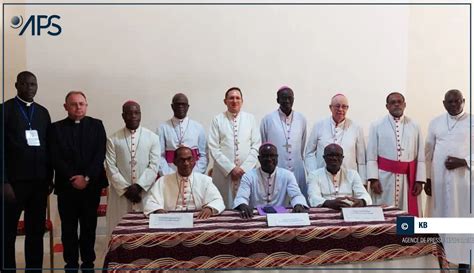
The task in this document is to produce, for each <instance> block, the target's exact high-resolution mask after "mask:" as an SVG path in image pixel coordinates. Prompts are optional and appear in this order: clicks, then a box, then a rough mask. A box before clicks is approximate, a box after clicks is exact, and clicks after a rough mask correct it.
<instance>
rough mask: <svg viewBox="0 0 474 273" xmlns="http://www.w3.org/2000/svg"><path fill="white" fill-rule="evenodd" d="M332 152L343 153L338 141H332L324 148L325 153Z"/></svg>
mask: <svg viewBox="0 0 474 273" xmlns="http://www.w3.org/2000/svg"><path fill="white" fill-rule="evenodd" d="M331 153H339V154H341V155H343V154H344V151H343V149H342V147H341V146H340V145H338V144H336V143H331V144H329V145H327V146H326V147H325V148H324V155H327V154H331Z"/></svg>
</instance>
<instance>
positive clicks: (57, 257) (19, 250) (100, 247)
mask: <svg viewBox="0 0 474 273" xmlns="http://www.w3.org/2000/svg"><path fill="white" fill-rule="evenodd" d="M24 239H25V238H24V237H23V236H19V237H17V240H16V245H15V247H16V248H15V250H16V264H17V268H24V267H25V256H24ZM105 240H106V236H105V235H98V236H97V237H96V241H95V253H96V255H97V259H96V261H95V267H96V268H102V267H103V264H104V256H105V252H106V247H107V242H106V241H105ZM60 242H61V239H60V238H55V240H54V243H55V244H57V243H60ZM49 253H50V252H49V238H48V235H45V236H44V257H43V268H45V269H49V268H50V262H49ZM53 268H56V269H59V270H61V269H63V268H64V260H63V253H62V252H56V253H55V254H54V267H53ZM45 272H46V270H45ZM58 272H59V271H58Z"/></svg>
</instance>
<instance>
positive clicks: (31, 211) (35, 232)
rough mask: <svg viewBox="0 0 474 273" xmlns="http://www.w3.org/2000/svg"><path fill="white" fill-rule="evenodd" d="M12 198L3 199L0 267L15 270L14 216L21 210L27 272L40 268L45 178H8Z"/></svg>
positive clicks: (41, 261)
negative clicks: (33, 179) (32, 179)
mask: <svg viewBox="0 0 474 273" xmlns="http://www.w3.org/2000/svg"><path fill="white" fill-rule="evenodd" d="M11 185H12V188H13V191H14V192H15V197H16V200H15V201H14V202H5V201H4V200H2V202H4V211H3V213H4V217H5V218H4V231H5V233H4V242H3V243H4V246H3V247H4V267H3V268H5V269H4V270H3V272H15V268H16V261H15V240H16V233H17V226H18V220H19V219H20V215H21V212H22V211H24V212H25V213H24V221H25V234H26V237H25V262H26V268H31V269H32V270H27V271H28V272H41V268H42V267H43V236H44V231H45V230H44V229H45V221H46V204H47V197H48V184H47V183H46V182H45V181H21V182H19V181H14V182H11Z"/></svg>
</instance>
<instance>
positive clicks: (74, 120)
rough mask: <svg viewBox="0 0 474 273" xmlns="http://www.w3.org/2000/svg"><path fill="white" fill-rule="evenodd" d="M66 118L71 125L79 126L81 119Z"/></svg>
mask: <svg viewBox="0 0 474 273" xmlns="http://www.w3.org/2000/svg"><path fill="white" fill-rule="evenodd" d="M67 118H68V120H69V121H70V122H71V123H75V124H80V123H81V120H82V119H72V118H70V117H67Z"/></svg>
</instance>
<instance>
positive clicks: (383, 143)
mask: <svg viewBox="0 0 474 273" xmlns="http://www.w3.org/2000/svg"><path fill="white" fill-rule="evenodd" d="M385 106H386V108H387V110H388V112H389V114H388V115H387V116H385V117H383V118H382V119H380V120H378V121H376V122H374V123H373V124H372V125H371V128H370V132H369V140H368V144H367V178H368V180H369V181H370V190H371V197H372V201H373V203H374V204H375V205H388V206H396V207H398V208H400V209H402V210H406V211H408V213H409V214H411V215H413V216H420V217H421V200H419V199H420V193H421V191H422V190H423V184H424V183H425V181H426V167H425V154H424V151H423V149H424V144H423V138H422V136H421V131H420V127H419V126H418V124H416V123H415V122H414V121H413V120H412V119H411V118H409V117H407V116H404V115H403V112H404V110H405V107H406V103H405V97H403V95H402V94H400V93H398V92H393V93H390V94H389V95H388V96H387V98H386V105H385Z"/></svg>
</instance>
